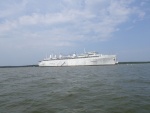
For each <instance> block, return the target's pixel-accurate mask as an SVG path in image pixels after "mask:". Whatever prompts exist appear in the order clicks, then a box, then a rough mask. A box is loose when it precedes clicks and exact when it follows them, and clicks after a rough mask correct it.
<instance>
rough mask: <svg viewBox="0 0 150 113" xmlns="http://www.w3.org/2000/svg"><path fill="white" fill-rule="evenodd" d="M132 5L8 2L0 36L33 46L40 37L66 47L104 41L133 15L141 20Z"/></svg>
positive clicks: (90, 0)
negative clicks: (28, 42) (14, 38)
mask: <svg viewBox="0 0 150 113" xmlns="http://www.w3.org/2000/svg"><path fill="white" fill-rule="evenodd" d="M133 3H134V0H130V1H125V0H107V1H106V0H80V1H79V0H61V1H59V0H56V2H54V1H52V0H50V1H48V0H45V2H44V3H43V1H42V0H38V1H34V0H22V1H21V2H19V3H18V2H15V3H13V4H11V3H10V4H9V3H8V4H7V5H6V6H4V7H3V9H2V10H1V11H0V15H1V16H0V18H1V20H0V33H1V34H4V35H1V36H6V35H5V34H8V35H10V36H11V37H16V36H17V37H20V38H28V40H31V41H34V43H39V41H41V38H42V39H43V40H47V41H51V43H55V45H56V46H57V45H59V46H70V45H71V44H73V42H75V41H83V40H84V41H86V40H91V41H93V40H96V41H99V40H108V39H109V38H111V37H112V35H113V33H114V32H117V31H118V29H119V25H121V24H123V23H125V22H127V21H129V20H130V19H131V17H132V16H133V15H135V18H144V16H145V12H144V11H142V10H141V9H139V8H138V7H135V6H132V5H131V4H133ZM5 4H6V2H5ZM141 4H142V5H144V3H141ZM48 6H49V7H48ZM54 6H56V7H54ZM9 7H10V9H9ZM33 39H36V40H33ZM32 43H33V42H32ZM32 43H31V44H32ZM56 43H57V44H56ZM55 45H54V44H53V46H55Z"/></svg>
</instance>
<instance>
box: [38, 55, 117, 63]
mask: <svg viewBox="0 0 150 113" xmlns="http://www.w3.org/2000/svg"><path fill="white" fill-rule="evenodd" d="M116 63H117V62H116V56H115V55H109V56H103V57H91V58H72V59H55V60H43V61H40V62H39V64H38V65H39V66H97V65H115V64H116Z"/></svg>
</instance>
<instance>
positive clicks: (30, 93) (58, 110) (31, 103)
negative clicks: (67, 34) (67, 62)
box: [0, 64, 150, 113]
mask: <svg viewBox="0 0 150 113" xmlns="http://www.w3.org/2000/svg"><path fill="white" fill-rule="evenodd" d="M0 113H150V64H134V65H133V64H132V65H131V64H130V65H125V64H124V65H114V66H80V67H45V68H41V67H23V68H0Z"/></svg>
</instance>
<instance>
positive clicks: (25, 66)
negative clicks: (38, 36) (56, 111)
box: [0, 61, 150, 68]
mask: <svg viewBox="0 0 150 113" xmlns="http://www.w3.org/2000/svg"><path fill="white" fill-rule="evenodd" d="M147 63H150V61H146V62H118V64H147ZM17 67H18V68H19V67H39V66H38V65H22V66H0V68H17Z"/></svg>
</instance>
